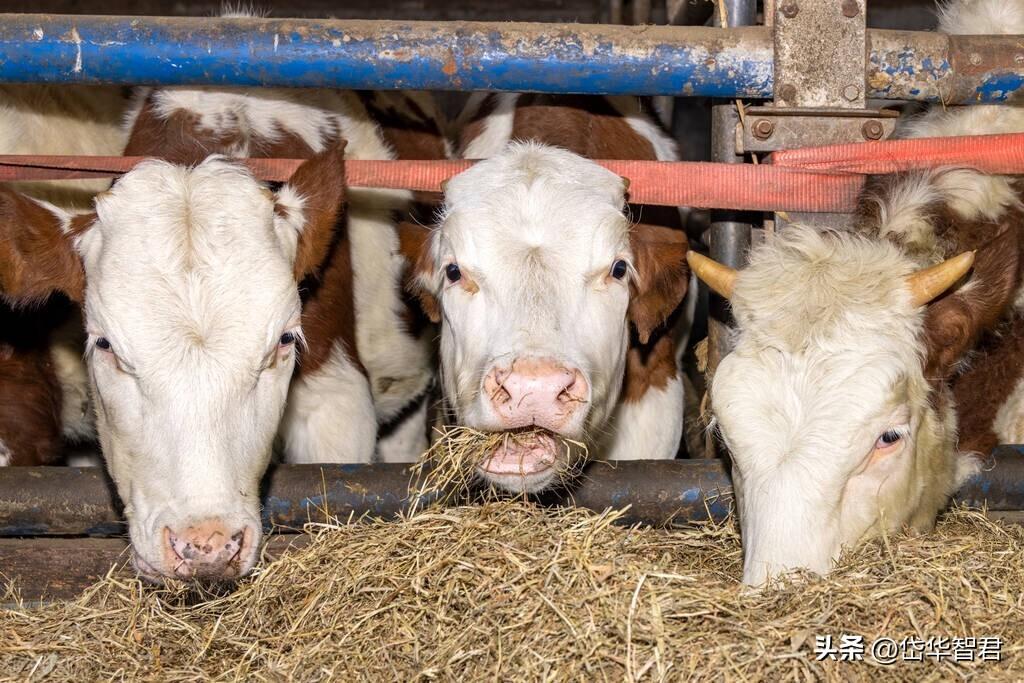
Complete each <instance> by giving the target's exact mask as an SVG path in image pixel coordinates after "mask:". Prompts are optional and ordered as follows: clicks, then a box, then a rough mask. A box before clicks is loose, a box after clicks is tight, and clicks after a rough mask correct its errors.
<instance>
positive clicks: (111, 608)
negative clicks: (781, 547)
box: [0, 502, 1024, 681]
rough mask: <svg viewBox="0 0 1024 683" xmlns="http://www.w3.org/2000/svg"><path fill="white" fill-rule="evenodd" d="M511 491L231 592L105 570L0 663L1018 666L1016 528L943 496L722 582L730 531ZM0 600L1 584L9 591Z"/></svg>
mask: <svg viewBox="0 0 1024 683" xmlns="http://www.w3.org/2000/svg"><path fill="white" fill-rule="evenodd" d="M615 517H616V515H615V514H611V513H606V514H604V515H595V514H593V513H589V512H586V511H582V510H573V509H557V510H553V509H543V508H539V507H535V506H532V505H529V504H526V503H521V502H516V503H513V502H505V503H490V504H486V505H482V506H477V507H463V508H453V509H448V510H438V509H430V510H426V511H424V512H423V513H421V514H419V515H417V516H415V517H414V518H411V519H407V520H404V521H401V522H394V523H373V524H369V523H368V524H353V525H342V526H336V527H324V528H322V529H320V530H319V531H318V532H317V534H316V536H315V538H314V540H313V542H312V543H311V544H310V545H309V546H308V547H306V548H305V549H303V550H301V551H294V552H293V553H292V554H289V555H286V556H285V557H284V558H283V559H280V560H278V561H276V562H274V563H271V564H268V565H266V566H263V567H262V568H260V569H259V570H258V571H257V573H256V575H255V576H254V577H252V578H251V579H249V580H246V581H245V582H243V583H242V585H241V586H240V587H239V588H238V590H236V591H235V592H234V593H231V594H229V595H226V596H223V597H212V598H209V599H207V600H198V601H197V598H196V595H195V593H194V591H193V590H192V589H188V588H184V587H174V588H167V589H159V590H158V589H153V588H143V587H142V586H141V585H140V584H139V583H138V582H137V581H135V580H134V579H129V578H126V577H110V578H109V579H107V580H106V581H104V582H102V583H100V584H98V585H96V586H95V587H93V588H92V589H90V591H89V592H88V594H86V595H85V596H84V597H82V598H81V599H80V600H78V601H76V602H71V603H64V604H52V605H48V606H44V607H42V608H29V607H27V606H26V608H24V609H22V610H14V609H11V610H5V611H0V675H2V676H8V677H10V678H14V679H25V678H27V677H28V676H29V674H30V673H31V672H33V671H34V672H35V674H34V676H33V678H34V679H39V678H41V677H45V678H46V679H47V680H67V679H75V680H79V681H87V680H109V679H127V678H136V677H146V678H150V679H162V680H163V679H167V680H170V679H175V680H199V679H207V678H216V679H243V678H244V679H253V680H274V681H280V680H289V679H296V680H327V679H332V680H339V681H354V680H402V681H407V680H419V679H439V680H467V681H468V680H484V679H488V680H530V681H532V680H558V681H561V680H587V681H591V680H593V681H601V680H611V681H621V680H637V679H638V680H732V679H736V680H755V681H761V680H765V681H775V680H823V679H824V680H868V679H871V680H879V679H882V680H914V681H920V680H949V679H952V678H956V677H961V676H970V675H973V674H976V675H978V676H979V680H986V681H990V680H1013V679H1016V680H1020V679H1021V678H1024V656H1022V653H1021V650H1022V648H1024V604H1022V601H1024V597H1022V596H1024V552H1022V551H1024V529H1022V528H1021V527H1018V526H1013V525H1005V526H1004V525H1000V524H995V523H992V522H989V521H987V520H986V518H985V517H984V516H983V515H981V514H980V513H975V512H967V511H955V512H953V513H951V514H949V515H947V516H946V517H945V518H944V519H943V520H942V521H941V522H940V524H939V529H938V531H937V533H935V534H934V535H932V536H928V537H923V538H921V537H904V536H900V537H895V538H889V539H888V540H887V541H877V542H872V543H868V544H866V545H864V546H863V547H861V548H859V549H858V550H857V551H855V552H853V553H851V554H849V555H848V556H847V557H845V558H844V560H843V563H842V566H841V567H840V568H839V570H838V571H837V572H836V573H835V574H834V575H833V576H832V577H831V578H830V579H828V580H824V581H821V580H819V581H813V582H811V583H808V584H796V585H789V586H781V587H776V588H774V589H771V590H768V591H766V592H764V593H761V594H753V593H750V592H747V591H744V590H742V589H741V587H740V586H739V585H738V583H737V579H738V576H739V574H740V564H741V553H740V545H739V541H738V538H737V535H736V530H735V527H734V526H733V525H732V524H726V525H721V526H710V525H709V526H704V527H701V528H691V529H678V530H671V531H666V530H658V529H635V528H634V529H630V528H624V527H621V526H614V525H613V522H614V521H615ZM8 597H9V596H8ZM842 633H853V634H861V635H864V636H866V637H868V638H869V639H873V638H874V637H875V636H877V635H886V636H890V637H893V638H895V639H897V640H898V639H899V638H901V637H903V636H908V635H917V636H920V637H922V638H927V637H928V636H971V635H973V636H988V635H998V636H1002V638H1003V647H1002V655H1003V661H1002V662H1001V663H984V664H983V663H979V662H973V663H972V662H952V661H942V662H940V663H935V662H933V661H926V662H924V663H920V664H913V665H908V664H903V665H899V666H893V667H880V666H878V665H876V664H873V663H869V662H852V663H851V662H838V661H825V662H816V661H815V656H814V652H813V648H814V640H815V638H814V637H815V635H826V634H831V635H833V636H834V638H835V639H836V640H838V639H839V636H840V634H842Z"/></svg>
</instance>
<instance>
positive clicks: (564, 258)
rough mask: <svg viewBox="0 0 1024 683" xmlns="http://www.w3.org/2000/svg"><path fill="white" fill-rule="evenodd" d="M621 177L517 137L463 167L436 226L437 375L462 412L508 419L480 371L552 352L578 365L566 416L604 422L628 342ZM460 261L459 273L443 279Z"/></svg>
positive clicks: (478, 420)
mask: <svg viewBox="0 0 1024 683" xmlns="http://www.w3.org/2000/svg"><path fill="white" fill-rule="evenodd" d="M623 192H624V188H623V182H622V179H621V178H619V177H618V176H616V175H615V174H613V173H610V172H608V171H606V170H604V169H602V168H601V167H600V166H598V165H597V164H594V163H593V162H590V161H587V160H585V159H583V158H582V157H579V156H576V155H574V154H570V153H568V152H565V151H563V150H559V149H556V148H552V147H545V146H542V145H536V144H514V145H511V146H510V147H509V148H508V149H507V150H506V151H505V152H504V153H502V154H501V155H499V156H496V157H493V158H491V159H489V160H486V161H483V162H480V163H479V164H477V165H476V166H475V167H473V168H472V169H471V170H469V171H467V172H466V173H463V174H461V175H460V176H457V177H456V178H454V179H452V181H451V182H450V183H449V185H448V187H447V191H446V207H445V214H444V218H443V220H442V224H441V228H440V230H438V231H437V232H436V233H435V235H434V238H433V239H434V242H433V245H432V246H433V256H434V263H433V266H434V267H435V268H436V270H435V275H434V276H432V277H434V278H435V280H434V281H433V282H432V283H431V284H432V285H433V288H434V289H435V291H438V292H439V294H440V297H439V298H440V301H441V305H442V310H443V318H444V324H443V326H442V339H441V354H442V375H443V378H444V383H445V390H446V394H447V397H448V400H449V403H450V404H451V405H452V406H453V408H454V409H455V411H456V416H457V418H458V419H459V421H460V423H462V424H468V425H470V426H474V427H477V428H482V429H501V428H502V425H501V423H500V422H499V420H498V418H497V416H496V415H495V413H494V410H493V409H492V406H491V405H490V402H489V397H488V396H487V393H486V392H484V391H482V385H483V381H484V377H485V375H486V374H487V373H488V372H489V371H490V370H491V369H492V368H493V367H494V366H495V364H506V365H507V364H510V363H512V361H513V360H516V359H521V358H550V359H554V360H555V361H556V362H557V363H559V364H561V365H563V366H565V367H568V368H573V369H579V370H580V371H581V373H582V374H583V377H584V378H585V380H586V382H587V384H588V386H589V389H590V396H589V405H588V406H587V409H586V410H583V411H580V412H579V413H578V415H576V416H575V418H574V419H573V420H572V421H571V422H570V423H569V424H567V425H566V426H565V428H564V430H562V431H563V433H565V434H567V435H570V436H573V437H576V438H579V437H582V436H584V435H585V434H586V433H587V432H589V430H592V429H600V428H601V427H602V424H603V422H604V421H605V420H606V419H607V418H608V415H609V413H610V411H611V409H612V407H613V405H614V403H615V400H616V399H617V397H618V393H619V389H620V387H621V381H622V369H623V363H624V357H625V350H626V342H627V327H626V324H627V323H626V310H627V306H628V303H629V291H628V287H627V281H626V280H622V281H618V280H612V279H611V278H610V277H609V271H610V269H611V267H612V265H613V263H614V262H615V261H616V259H618V258H622V259H626V260H628V259H629V258H630V247H629V224H628V221H627V219H626V217H625V216H624V215H623V213H622V209H623ZM453 263H454V264H457V265H458V266H459V268H460V269H461V272H462V274H463V280H462V281H460V282H458V283H454V284H453V283H450V282H448V281H447V280H446V279H445V269H446V267H447V266H448V265H449V264H453Z"/></svg>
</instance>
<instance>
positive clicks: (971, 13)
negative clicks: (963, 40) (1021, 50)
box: [939, 0, 1024, 35]
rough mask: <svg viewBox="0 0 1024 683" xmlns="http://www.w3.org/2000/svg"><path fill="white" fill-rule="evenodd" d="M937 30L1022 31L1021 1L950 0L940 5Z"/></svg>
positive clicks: (1023, 7) (1023, 8)
mask: <svg viewBox="0 0 1024 683" xmlns="http://www.w3.org/2000/svg"><path fill="white" fill-rule="evenodd" d="M939 31H941V32H942V33H949V34H952V35H1019V34H1024V2H1021V0H952V2H947V3H944V4H940V5H939Z"/></svg>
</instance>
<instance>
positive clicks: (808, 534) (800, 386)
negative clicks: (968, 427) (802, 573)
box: [690, 228, 971, 585]
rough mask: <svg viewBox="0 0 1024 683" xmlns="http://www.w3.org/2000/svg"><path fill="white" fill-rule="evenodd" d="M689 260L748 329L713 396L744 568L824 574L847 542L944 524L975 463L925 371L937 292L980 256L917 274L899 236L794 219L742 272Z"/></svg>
mask: <svg viewBox="0 0 1024 683" xmlns="http://www.w3.org/2000/svg"><path fill="white" fill-rule="evenodd" d="M690 258H691V265H693V267H694V270H695V271H696V272H697V274H698V276H699V277H701V278H702V279H706V281H708V283H709V284H711V286H712V287H713V288H715V289H717V290H718V291H719V292H720V293H722V294H723V295H726V296H729V297H730V298H731V303H732V308H733V311H734V313H735V317H736V323H737V328H738V329H737V335H736V337H735V347H734V349H733V351H732V352H731V353H730V354H729V355H727V356H726V357H725V358H724V359H723V360H722V362H721V363H720V365H719V366H718V369H717V371H716V373H715V376H714V379H713V382H712V385H711V400H712V406H713V410H714V414H715V417H716V420H717V423H718V428H719V433H720V434H721V436H722V438H723V439H724V441H725V443H726V445H727V446H728V447H729V452H730V454H731V456H732V462H733V485H734V488H735V493H736V497H737V502H738V507H739V515H740V525H741V531H742V536H743V548H744V570H743V579H744V581H745V582H746V583H748V584H753V585H757V584H761V583H764V582H765V581H766V580H768V579H769V578H771V577H773V576H775V575H777V574H779V573H781V572H783V571H786V570H789V569H795V568H804V569H809V570H811V571H813V572H817V573H820V574H824V573H827V572H828V571H829V570H830V569H831V567H832V564H833V562H834V561H835V560H836V559H837V558H838V556H839V552H840V550H841V548H842V546H843V545H848V544H853V543H856V542H857V541H859V540H861V539H862V538H864V537H866V536H869V535H872V534H876V533H879V532H889V531H894V530H897V529H899V528H900V527H901V526H902V525H904V524H911V525H913V526H916V527H918V528H927V527H929V526H930V525H931V524H932V523H933V521H934V517H935V513H936V512H937V510H938V509H939V508H941V507H942V506H943V505H944V504H945V502H946V500H947V499H948V496H949V494H950V493H951V492H952V491H953V490H954V489H955V488H956V487H957V486H958V485H959V483H960V482H961V481H962V480H963V478H964V477H965V476H966V475H967V474H968V473H969V472H970V466H969V463H970V461H969V459H967V458H961V457H958V456H957V454H956V452H955V445H954V444H955V438H956V434H955V430H956V427H955V418H954V417H953V416H952V408H951V406H950V405H949V403H948V401H945V400H944V399H943V396H942V395H941V394H937V393H936V392H935V391H934V390H933V386H932V384H931V383H930V382H929V380H928V379H926V376H925V372H924V363H925V358H926V356H927V351H926V341H925V334H926V332H925V330H926V324H925V311H926V309H925V308H923V307H922V305H923V304H924V303H926V302H927V301H929V300H930V299H931V298H933V297H934V296H936V295H937V294H938V293H941V291H943V290H944V289H946V288H947V287H948V286H949V285H950V284H952V282H954V281H956V280H957V279H958V278H959V277H960V276H961V275H963V274H964V272H965V271H966V270H967V269H968V268H970V265H971V263H970V262H971V255H970V254H968V255H967V258H960V259H953V260H951V261H950V262H947V263H946V264H943V268H944V269H945V270H944V271H943V272H940V273H939V274H938V278H937V279H936V278H935V277H933V276H934V275H935V273H934V272H929V271H924V272H923V273H922V275H921V277H918V276H917V275H915V272H914V265H913V264H912V262H911V261H910V260H909V259H907V258H906V257H905V256H903V255H902V253H901V252H900V251H899V250H898V249H897V248H896V247H894V246H893V245H891V244H889V243H887V242H882V241H872V240H867V239H862V238H856V237H850V236H837V235H833V236H822V235H819V234H818V233H816V232H814V231H813V230H809V229H808V230H803V229H799V228H789V229H787V233H786V236H785V239H777V240H774V241H773V242H772V243H771V244H769V245H766V246H764V247H762V248H761V249H759V250H756V251H755V252H754V253H753V255H752V257H751V263H750V266H749V267H748V268H746V269H745V270H743V271H740V273H739V274H738V275H736V273H735V271H731V272H729V271H726V269H724V268H723V267H721V266H718V265H717V264H714V263H713V262H710V263H708V262H707V260H706V259H703V261H704V263H701V261H702V259H700V258H699V257H697V256H693V255H691V257H690ZM940 270H941V269H940ZM723 280H724V281H725V284H723ZM932 379H933V380H934V378H932Z"/></svg>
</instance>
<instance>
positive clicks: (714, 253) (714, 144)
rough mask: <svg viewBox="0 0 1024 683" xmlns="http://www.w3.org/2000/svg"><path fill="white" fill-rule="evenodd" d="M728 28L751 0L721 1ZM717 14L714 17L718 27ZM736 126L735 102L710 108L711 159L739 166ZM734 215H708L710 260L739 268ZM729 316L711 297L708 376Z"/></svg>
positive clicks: (746, 242) (722, 349)
mask: <svg viewBox="0 0 1024 683" xmlns="http://www.w3.org/2000/svg"><path fill="white" fill-rule="evenodd" d="M723 1H724V2H725V7H726V11H727V12H728V15H727V17H726V19H727V21H728V24H729V26H730V27H734V26H749V25H751V24H753V23H754V21H756V19H757V3H756V2H754V0H723ZM719 18H720V15H718V14H716V15H715V20H716V24H720V21H719ZM738 123H739V118H738V113H737V111H736V103H735V102H727V103H720V104H715V105H713V107H712V109H711V160H712V161H717V162H721V163H726V164H740V163H743V157H742V156H741V155H737V153H736V126H737V124H738ZM739 219H740V216H739V215H738V214H737V213H736V212H730V211H715V212H713V213H712V214H711V235H710V247H711V258H713V259H715V260H716V261H718V262H719V263H724V264H726V265H729V266H732V267H733V268H739V267H741V266H742V265H743V263H744V262H745V261H746V256H747V251H748V250H749V249H750V238H751V226H750V224H749V223H745V222H742V221H741V220H739ZM728 339H729V313H728V308H727V304H726V302H725V301H724V300H723V299H722V298H721V297H720V296H718V295H716V294H712V295H711V298H710V303H709V311H708V376H709V377H711V376H713V375H714V371H715V368H717V367H718V363H719V361H721V359H722V357H723V356H724V355H725V354H726V353H728Z"/></svg>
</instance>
